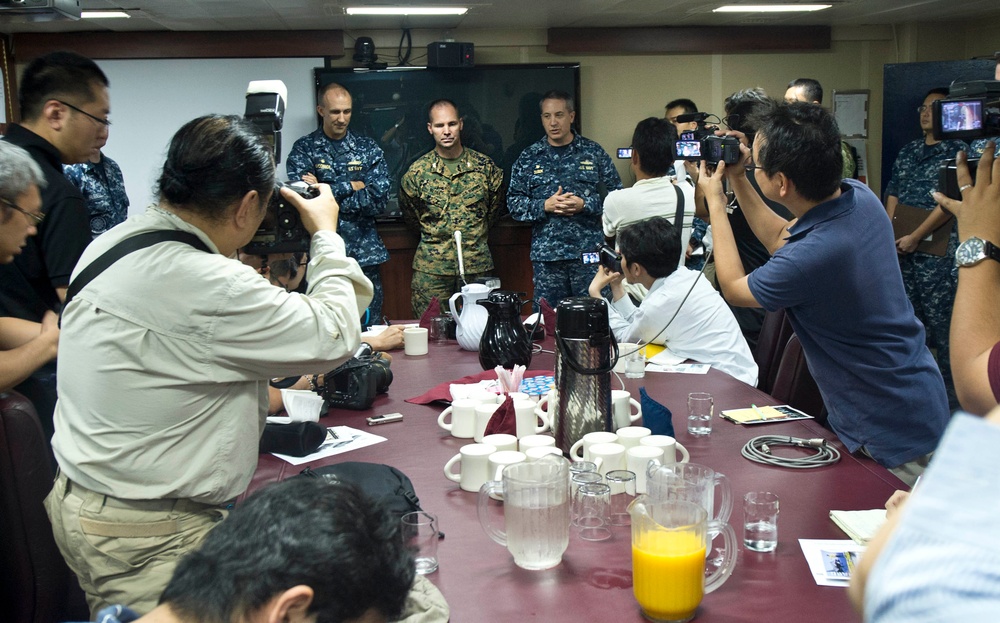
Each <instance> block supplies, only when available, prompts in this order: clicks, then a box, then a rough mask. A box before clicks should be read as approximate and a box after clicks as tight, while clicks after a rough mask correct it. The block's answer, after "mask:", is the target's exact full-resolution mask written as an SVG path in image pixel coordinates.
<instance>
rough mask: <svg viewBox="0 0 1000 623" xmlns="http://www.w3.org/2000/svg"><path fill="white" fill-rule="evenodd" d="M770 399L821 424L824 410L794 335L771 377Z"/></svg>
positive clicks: (789, 339) (796, 337) (804, 357)
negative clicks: (773, 398)
mask: <svg viewBox="0 0 1000 623" xmlns="http://www.w3.org/2000/svg"><path fill="white" fill-rule="evenodd" d="M770 393H771V395H772V396H774V397H775V398H776V399H778V400H779V401H780V402H783V403H785V404H788V405H791V406H793V407H795V408H796V409H798V410H799V411H803V412H805V413H808V414H809V415H811V416H813V417H815V418H816V419H817V420H819V421H820V424H822V423H823V421H824V420H825V417H826V409H825V408H824V405H823V396H822V395H821V394H820V392H819V387H818V386H817V385H816V381H815V380H814V379H813V377H812V374H811V373H810V372H809V366H808V365H807V364H806V355H805V353H804V352H802V344H801V343H800V342H799V337H798V336H797V335H795V334H794V333H793V334H792V336H791V337H790V338H788V344H786V345H785V350H784V353H783V354H782V356H781V362H780V363H779V364H778V370H777V372H776V374H775V379H774V387H772V388H771V392H770Z"/></svg>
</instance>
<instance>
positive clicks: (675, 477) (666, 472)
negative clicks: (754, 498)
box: [646, 463, 733, 523]
mask: <svg viewBox="0 0 1000 623" xmlns="http://www.w3.org/2000/svg"><path fill="white" fill-rule="evenodd" d="M646 476H647V480H646V491H647V492H648V494H649V497H650V499H651V500H653V501H654V502H666V501H669V500H684V501H686V502H694V503H695V504H698V505H700V506H701V507H702V508H704V509H705V512H706V513H708V516H709V517H711V518H713V519H716V520H718V521H721V522H723V523H725V522H727V521H729V516H730V515H731V514H732V512H733V493H732V490H731V489H730V488H729V479H728V478H726V477H725V475H724V474H720V473H719V472H716V471H714V470H712V469H711V468H709V467H705V466H704V465H699V464H697V463H665V464H663V465H657V464H655V463H651V464H650V465H649V467H648V469H647V471H646ZM716 489H718V490H719V495H720V496H721V499H720V501H719V512H718V514H716V513H715V490H716Z"/></svg>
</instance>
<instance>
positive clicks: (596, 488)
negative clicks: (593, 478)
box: [575, 482, 611, 541]
mask: <svg viewBox="0 0 1000 623" xmlns="http://www.w3.org/2000/svg"><path fill="white" fill-rule="evenodd" d="M575 506H576V509H577V519H576V524H577V526H578V527H579V528H580V538H581V539H583V540H585V541H604V540H606V539H609V538H611V528H609V527H608V526H609V518H608V514H609V510H610V507H611V487H609V486H608V485H606V484H604V483H603V482H596V483H593V484H587V485H580V488H579V489H577V492H576V499H575Z"/></svg>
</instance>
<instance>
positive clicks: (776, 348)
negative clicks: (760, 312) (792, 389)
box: [753, 309, 792, 393]
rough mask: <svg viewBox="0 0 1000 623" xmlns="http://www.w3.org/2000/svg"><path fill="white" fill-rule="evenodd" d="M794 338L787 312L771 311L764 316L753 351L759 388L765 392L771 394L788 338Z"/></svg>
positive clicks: (781, 310) (780, 310)
mask: <svg viewBox="0 0 1000 623" xmlns="http://www.w3.org/2000/svg"><path fill="white" fill-rule="evenodd" d="M791 336H792V325H791V323H790V322H789V321H788V317H787V316H786V315H785V310H783V309H779V310H778V311H773V312H772V311H769V312H765V314H764V322H763V323H762V324H761V327H760V336H759V337H758V338H757V348H755V349H754V351H753V359H754V361H755V362H757V388H758V389H759V390H761V391H763V392H768V393H770V392H771V388H772V387H774V378H775V376H776V375H777V374H778V364H779V363H780V362H781V356H782V354H783V353H784V352H785V345H786V344H788V338H789V337H791Z"/></svg>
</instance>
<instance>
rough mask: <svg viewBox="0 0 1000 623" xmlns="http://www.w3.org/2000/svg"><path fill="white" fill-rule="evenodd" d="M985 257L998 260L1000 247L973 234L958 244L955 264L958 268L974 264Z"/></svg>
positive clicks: (999, 259)
mask: <svg viewBox="0 0 1000 623" xmlns="http://www.w3.org/2000/svg"><path fill="white" fill-rule="evenodd" d="M986 258H990V259H992V260H996V261H998V262H1000V248H997V247H996V246H995V245H994V244H993V243H992V242H989V241H988V240H983V239H982V238H976V237H975V236H973V237H972V238H969V239H968V240H966V241H965V242H963V243H962V244H960V245H958V250H957V251H955V266H958V267H959V268H962V267H965V266H975V265H976V264H978V263H979V262H982V261H983V260H985V259H986Z"/></svg>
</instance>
